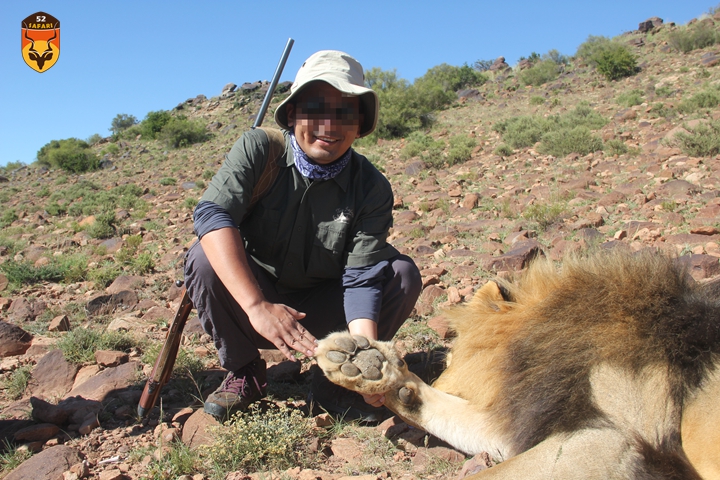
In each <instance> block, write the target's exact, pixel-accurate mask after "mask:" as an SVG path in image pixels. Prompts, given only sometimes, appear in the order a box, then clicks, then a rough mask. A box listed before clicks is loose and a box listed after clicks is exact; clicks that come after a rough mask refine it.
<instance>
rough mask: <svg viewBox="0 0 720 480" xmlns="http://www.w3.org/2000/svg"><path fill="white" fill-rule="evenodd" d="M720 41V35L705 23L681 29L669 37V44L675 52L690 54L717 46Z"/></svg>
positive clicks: (671, 33)
mask: <svg viewBox="0 0 720 480" xmlns="http://www.w3.org/2000/svg"><path fill="white" fill-rule="evenodd" d="M718 41H720V33H718V32H717V31H716V30H715V28H714V27H713V26H712V25H710V24H707V23H705V22H698V23H697V24H695V25H689V26H686V27H680V28H679V29H677V30H675V31H674V32H670V35H668V43H669V44H670V46H671V47H672V48H674V49H675V50H677V51H679V52H682V53H688V52H691V51H692V50H695V49H698V48H705V47H710V46H712V45H715V44H716V43H718Z"/></svg>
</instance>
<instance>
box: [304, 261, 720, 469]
mask: <svg viewBox="0 0 720 480" xmlns="http://www.w3.org/2000/svg"><path fill="white" fill-rule="evenodd" d="M448 317H449V318H450V321H451V325H452V327H453V328H454V330H455V331H456V332H457V339H456V340H455V343H454V345H453V347H452V349H451V352H450V355H449V356H448V359H449V362H448V363H449V365H448V367H447V369H446V370H445V372H444V373H443V374H442V375H441V376H440V377H439V378H438V379H437V381H436V382H435V383H434V384H433V386H429V385H427V384H426V383H424V382H423V381H422V380H420V378H419V377H417V376H416V375H414V374H412V373H411V372H409V371H408V368H407V365H406V364H405V362H404V361H403V360H402V359H401V358H400V357H399V356H398V354H397V352H396V350H395V349H394V348H393V346H392V344H391V343H386V342H375V341H368V340H367V339H365V338H364V337H357V336H356V337H353V336H350V335H349V334H347V333H335V334H332V335H330V336H328V337H327V338H326V339H324V340H323V341H321V342H320V346H319V349H318V356H317V359H318V363H319V364H320V367H321V368H322V369H323V370H324V371H325V373H326V375H327V376H328V378H330V379H331V380H332V381H333V382H335V383H337V384H339V385H342V386H344V387H346V388H349V389H352V390H356V391H358V392H361V393H366V394H374V393H384V394H385V398H386V400H385V404H386V405H387V406H388V407H389V408H390V409H391V410H393V411H394V412H395V413H397V414H398V415H399V416H400V417H402V418H403V419H405V420H407V421H408V422H409V423H412V424H415V425H417V426H419V427H421V428H423V429H424V430H426V431H427V432H429V433H432V434H433V435H435V436H437V437H439V438H441V439H443V440H445V441H446V442H448V443H450V444H451V445H453V446H454V447H455V448H457V449H459V450H461V451H463V452H466V453H468V454H476V453H478V452H488V453H490V454H491V455H492V456H494V457H495V458H496V459H498V460H500V461H502V463H500V464H499V465H497V466H495V467H493V468H490V469H488V470H485V471H483V472H480V473H479V474H478V476H479V477H480V478H483V479H485V478H489V479H492V478H498V479H551V478H552V479H578V478H582V479H598V480H599V479H603V480H605V479H700V478H704V479H706V480H708V479H720V433H719V432H720V369H719V368H718V367H720V299H718V298H717V296H715V295H712V294H711V293H710V292H709V291H708V290H707V289H703V288H702V287H700V286H699V285H698V284H696V283H695V282H694V281H693V280H692V279H691V278H688V276H687V275H686V272H685V271H684V270H683V269H682V268H680V267H679V266H678V263H677V262H675V261H674V260H672V259H670V258H667V257H666V256H663V255H659V254H655V253H640V254H635V255H631V254H627V253H619V252H615V253H600V254H595V255H592V256H588V257H584V258H575V259H569V260H567V261H565V262H564V264H563V266H562V268H561V270H560V271H558V270H557V269H556V268H555V267H554V266H553V265H552V263H551V262H550V261H547V260H539V261H537V262H535V263H534V264H533V265H532V267H531V268H529V269H528V271H527V272H526V273H525V274H524V275H522V276H521V278H519V279H518V280H517V281H515V282H505V281H502V280H497V281H496V282H489V283H487V284H486V285H485V286H484V287H483V288H481V289H480V290H479V291H478V292H477V293H476V294H475V296H474V297H473V299H472V300H471V301H470V302H468V303H467V304H466V305H463V306H460V307H457V308H455V309H453V310H451V311H450V312H449V313H448Z"/></svg>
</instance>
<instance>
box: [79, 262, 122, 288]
mask: <svg viewBox="0 0 720 480" xmlns="http://www.w3.org/2000/svg"><path fill="white" fill-rule="evenodd" d="M121 273H122V268H120V266H119V265H116V264H115V263H113V262H102V263H101V264H100V265H98V266H97V267H95V268H93V269H92V270H89V271H88V273H87V279H88V280H90V281H91V282H94V283H95V287H96V288H101V289H102V288H106V287H107V286H108V285H110V284H111V283H112V282H114V281H115V279H116V278H117V277H119V276H120V274H121Z"/></svg>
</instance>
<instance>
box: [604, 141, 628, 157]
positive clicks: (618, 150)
mask: <svg viewBox="0 0 720 480" xmlns="http://www.w3.org/2000/svg"><path fill="white" fill-rule="evenodd" d="M603 150H605V151H606V152H608V153H609V154H610V155H623V154H625V153H627V152H628V146H627V145H625V142H623V141H622V140H620V139H619V138H614V139H612V140H608V141H607V142H605V146H604V148H603Z"/></svg>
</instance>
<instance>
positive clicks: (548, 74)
mask: <svg viewBox="0 0 720 480" xmlns="http://www.w3.org/2000/svg"><path fill="white" fill-rule="evenodd" d="M558 75H559V70H558V64H557V63H555V62H554V61H553V60H551V59H549V58H548V59H546V60H542V61H540V62H537V63H536V64H535V65H533V66H532V67H530V68H528V69H527V70H523V71H521V72H520V75H519V77H520V82H521V83H522V84H523V85H533V86H535V87H539V86H540V85H542V84H544V83H547V82H551V81H553V80H555V79H556V78H557V77H558Z"/></svg>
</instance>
